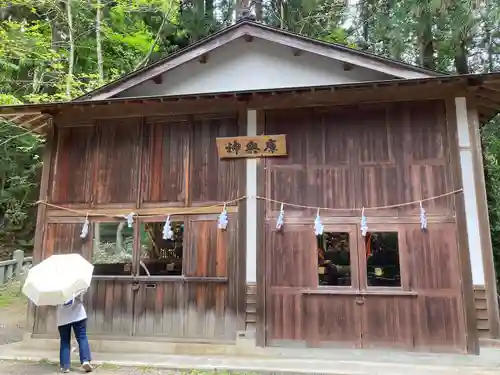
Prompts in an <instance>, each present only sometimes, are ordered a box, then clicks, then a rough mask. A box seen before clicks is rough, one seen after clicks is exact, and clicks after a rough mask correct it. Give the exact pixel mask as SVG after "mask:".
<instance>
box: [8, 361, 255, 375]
mask: <svg viewBox="0 0 500 375" xmlns="http://www.w3.org/2000/svg"><path fill="white" fill-rule="evenodd" d="M71 373H72V374H84V372H83V371H81V370H80V369H79V368H78V367H76V366H75V367H74V368H72V371H71ZM0 374H1V375H53V374H60V373H59V369H58V366H57V364H54V363H48V362H11V361H1V360H0ZM94 374H96V375H181V374H182V375H215V374H217V375H228V374H231V375H250V374H243V373H237V372H231V373H229V372H224V371H217V372H210V371H208V372H207V371H187V372H180V371H170V370H161V369H154V368H150V367H119V366H114V365H106V364H103V365H101V366H99V367H97V368H96V370H95V371H94Z"/></svg>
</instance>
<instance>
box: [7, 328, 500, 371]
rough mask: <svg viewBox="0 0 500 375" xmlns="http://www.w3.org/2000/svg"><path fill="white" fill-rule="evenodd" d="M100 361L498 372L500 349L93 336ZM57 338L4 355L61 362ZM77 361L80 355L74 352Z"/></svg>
mask: <svg viewBox="0 0 500 375" xmlns="http://www.w3.org/2000/svg"><path fill="white" fill-rule="evenodd" d="M90 344H91V347H92V351H93V357H94V361H95V362H96V363H109V364H115V365H119V366H148V367H159V368H168V369H194V370H215V369H217V370H230V371H245V372H246V371H248V372H253V373H256V372H266V373H268V372H272V373H283V372H293V373H303V374H320V373H321V374H339V375H340V374H343V375H350V374H356V375H363V374H366V375H368V374H369V375H374V374H381V375H382V374H383V375H408V374H412V375H424V374H425V375H444V374H455V375H462V374H463V375H465V374H467V375H474V374H477V375H479V374H481V375H487V374H488V375H490V374H491V375H493V374H498V373H500V350H499V349H497V348H483V349H482V351H481V355H479V356H467V355H458V354H457V355H455V354H429V353H408V352H404V351H394V350H390V351H388V350H381V349H377V350H374V349H366V350H355V349H309V348H307V349H304V348H302V349H300V348H286V349H285V348H256V347H255V341H254V340H253V339H247V338H241V339H239V340H238V342H237V343H236V344H235V345H213V344H188V343H171V342H169V343H167V342H157V341H151V342H145V341H123V340H109V339H108V340H98V339H97V340H96V339H93V340H92V339H91V342H90ZM58 349H59V341H58V340H57V339H43V338H35V339H34V338H30V337H29V335H27V337H26V339H25V340H23V341H22V342H19V343H16V344H10V345H4V346H0V359H4V360H23V361H26V360H33V361H39V360H42V359H43V360H49V361H54V362H55V363H57V361H58V356H59V353H58ZM73 356H74V358H73V359H74V360H77V359H78V357H77V353H73Z"/></svg>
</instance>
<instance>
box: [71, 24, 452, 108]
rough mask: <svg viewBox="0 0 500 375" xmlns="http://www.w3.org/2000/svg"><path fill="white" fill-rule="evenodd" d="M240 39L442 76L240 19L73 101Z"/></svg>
mask: <svg viewBox="0 0 500 375" xmlns="http://www.w3.org/2000/svg"><path fill="white" fill-rule="evenodd" d="M241 37H246V38H253V37H255V38H260V39H263V40H266V41H270V42H274V43H278V44H281V45H284V46H288V47H290V48H293V49H295V50H300V51H306V52H310V53H313V54H317V55H320V56H324V57H328V58H331V59H336V60H339V61H341V62H344V63H346V64H350V65H354V66H361V67H365V68H368V69H372V70H375V71H378V72H381V73H385V74H388V75H391V76H393V77H394V78H395V79H398V78H399V79H418V78H429V77H435V76H441V75H443V73H438V72H435V71H431V70H428V69H424V68H420V67H417V66H414V65H410V64H406V63H403V62H401V61H397V60H392V59H387V58H384V57H381V56H377V55H374V54H371V53H367V52H363V51H360V50H357V49H354V48H349V47H346V46H344V45H341V44H336V43H327V42H323V41H320V40H316V39H312V38H308V37H305V36H302V35H299V34H295V33H292V32H289V31H285V30H282V29H278V28H275V27H271V26H267V25H263V24H260V23H257V22H254V21H249V20H243V21H240V22H238V23H236V24H234V25H232V26H229V27H227V28H225V29H222V30H221V31H219V32H217V33H215V34H212V35H210V36H208V37H206V38H204V39H201V40H200V41H198V42H197V43H194V44H192V45H190V46H189V47H187V48H184V49H182V50H179V51H177V52H175V53H173V54H170V55H169V56H166V57H165V58H163V59H161V60H159V61H157V62H155V63H153V64H151V65H148V66H146V67H144V68H142V69H139V70H136V71H134V72H132V73H130V74H127V75H125V76H123V77H121V78H120V79H118V80H116V81H113V82H111V83H109V84H107V85H105V86H102V87H100V88H98V89H96V90H94V91H92V92H90V93H88V94H86V95H83V96H81V97H79V98H76V99H75V100H100V99H108V98H111V97H113V96H115V95H117V94H118V93H120V92H122V91H124V90H127V89H129V88H131V87H134V86H136V85H138V84H140V83H142V82H145V81H147V80H149V79H151V78H153V77H156V76H158V75H160V74H163V73H165V72H167V71H169V70H171V69H174V68H176V67H178V66H180V65H182V64H184V63H187V62H189V61H191V60H193V59H196V58H198V57H201V56H202V55H205V54H207V53H209V52H211V51H213V50H215V49H216V48H219V47H221V46H223V45H225V44H227V43H229V42H231V41H233V40H235V39H238V38H241Z"/></svg>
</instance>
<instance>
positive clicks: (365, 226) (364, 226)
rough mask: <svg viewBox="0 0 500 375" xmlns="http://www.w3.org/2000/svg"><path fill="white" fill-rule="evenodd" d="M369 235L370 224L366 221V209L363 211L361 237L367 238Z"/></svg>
mask: <svg viewBox="0 0 500 375" xmlns="http://www.w3.org/2000/svg"><path fill="white" fill-rule="evenodd" d="M367 233H368V222H367V221H366V216H365V208H364V207H363V209H362V210H361V235H362V236H363V237H366V234H367Z"/></svg>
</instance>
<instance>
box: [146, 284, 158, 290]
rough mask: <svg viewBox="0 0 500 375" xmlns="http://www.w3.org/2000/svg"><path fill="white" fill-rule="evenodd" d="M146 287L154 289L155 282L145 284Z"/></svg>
mask: <svg viewBox="0 0 500 375" xmlns="http://www.w3.org/2000/svg"><path fill="white" fill-rule="evenodd" d="M146 289H156V284H146Z"/></svg>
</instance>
